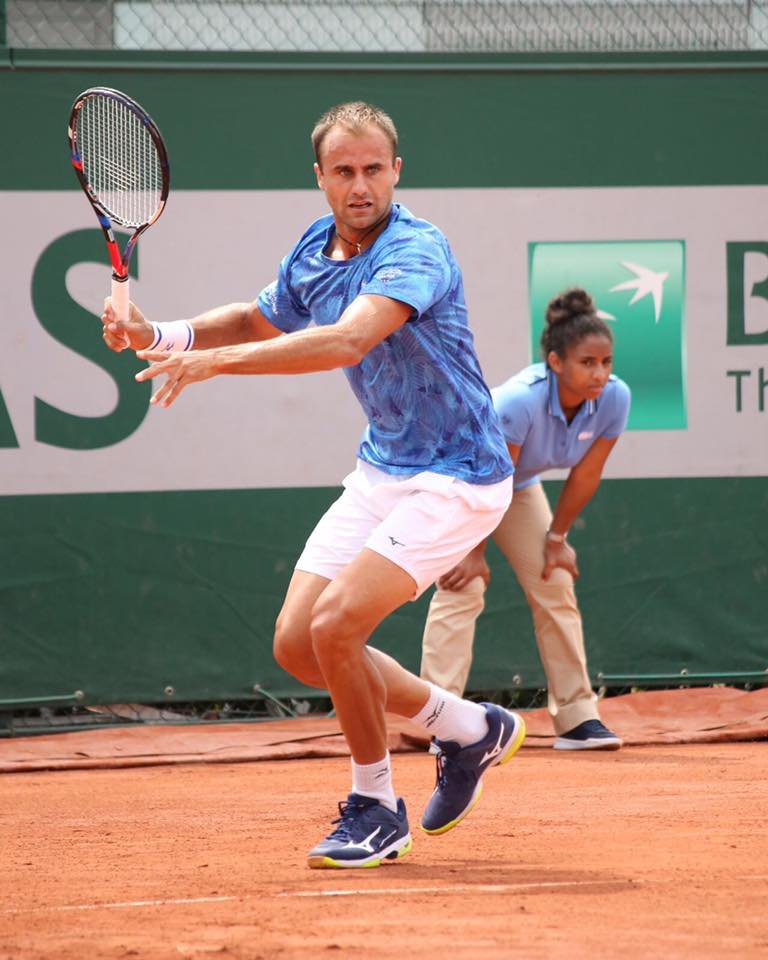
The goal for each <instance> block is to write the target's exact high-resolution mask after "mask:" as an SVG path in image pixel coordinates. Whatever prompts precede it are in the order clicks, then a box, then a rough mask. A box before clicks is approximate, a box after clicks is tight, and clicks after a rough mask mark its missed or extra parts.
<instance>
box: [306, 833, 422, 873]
mask: <svg viewBox="0 0 768 960" xmlns="http://www.w3.org/2000/svg"><path fill="white" fill-rule="evenodd" d="M411 850H413V839H412V838H411V835H410V833H407V834H406V835H405V836H404V837H400V839H399V840H396V841H395V842H394V843H393V844H391V845H390V846H389V847H387V848H386V850H385V851H379V852H378V853H374V854H372V856H370V857H365V858H364V859H360V860H334V859H333V857H328V856H324V857H309V858H308V860H307V863H308V864H309V867H310V869H312V870H366V869H369V868H371V867H380V866H381V865H382V863H384V862H385V861H389V860H399V859H400V858H401V857H405V856H406V855H407V854H409V853H410V852H411Z"/></svg>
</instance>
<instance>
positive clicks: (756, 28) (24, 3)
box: [0, 0, 768, 53]
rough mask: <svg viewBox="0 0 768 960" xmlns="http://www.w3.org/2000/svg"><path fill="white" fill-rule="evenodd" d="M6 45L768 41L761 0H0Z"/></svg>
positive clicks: (419, 48) (201, 47)
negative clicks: (341, 0)
mask: <svg viewBox="0 0 768 960" xmlns="http://www.w3.org/2000/svg"><path fill="white" fill-rule="evenodd" d="M3 7H5V18H4V20H5V26H6V40H7V45H8V46H10V47H17V48H28V49H31V48H46V49H117V50H168V51H171V50H174V51H178V50H189V51H299V52H305V53H309V52H316V51H331V52H332V51H337V52H392V53H403V52H407V53H419V52H433V53H440V52H453V53H459V52H462V53H466V52H486V53H490V52H573V51H651V50H652V51H675V50H680V51H682V50H685V51H694V50H702V51H704V50H709V51H712V50H753V49H765V48H766V47H768V0H426V2H421V3H418V2H414V0H370V2H366V0H354V2H346V3H344V2H328V0H283V2H277V3H268V2H265V3H262V2H259V0H0V23H2V22H3V18H2V8H3Z"/></svg>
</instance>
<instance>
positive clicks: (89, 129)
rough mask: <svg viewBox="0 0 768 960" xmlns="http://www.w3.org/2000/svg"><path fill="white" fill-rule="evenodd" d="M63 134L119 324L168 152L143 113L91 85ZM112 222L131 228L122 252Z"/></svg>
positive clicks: (166, 181) (157, 208)
mask: <svg viewBox="0 0 768 960" xmlns="http://www.w3.org/2000/svg"><path fill="white" fill-rule="evenodd" d="M68 132H69V144H70V149H71V159H72V166H73V167H74V169H75V173H76V174H77V179H78V180H79V181H80V186H81V187H82V188H83V191H84V192H85V195H86V197H88V199H89V200H90V202H91V206H92V207H93V209H94V211H95V212H96V216H97V217H98V220H99V223H100V225H101V229H102V230H103V231H104V236H105V237H106V241H107V250H108V251H109V259H110V261H111V263H112V308H113V310H114V311H115V316H116V318H117V319H118V321H122V322H125V321H127V319H128V305H129V301H130V297H129V294H128V265H129V263H130V259H131V254H132V253H133V250H134V247H135V246H136V241H137V240H138V239H139V237H140V236H141V234H142V233H143V232H144V231H145V230H146V229H147V227H149V226H150V225H151V224H153V223H154V222H155V220H157V218H158V217H159V216H160V214H161V213H162V212H163V209H164V208H165V202H166V200H167V198H168V188H169V186H170V169H169V166H168V154H167V152H166V149H165V144H164V143H163V138H162V136H161V135H160V131H159V130H158V129H157V126H156V125H155V123H154V122H153V121H152V118H151V117H150V116H149V114H148V113H147V112H146V110H144V109H143V107H141V106H140V105H139V104H138V103H136V101H135V100H132V99H131V98H130V97H127V96H126V95H125V94H124V93H120V91H119V90H112V89H111V88H109V87H90V88H89V89H88V90H85V91H83V93H81V94H80V95H79V96H78V97H77V99H76V100H75V103H74V105H73V107H72V112H71V114H70V117H69V130H68ZM113 224H117V225H118V226H121V227H127V228H128V229H132V230H133V233H132V234H131V236H130V237H129V239H128V241H127V243H126V244H125V247H124V248H123V251H122V253H121V252H120V248H119V246H118V244H117V241H116V240H115V234H114V230H113ZM125 345H126V347H127V346H129V344H128V343H127V342H126V344H125Z"/></svg>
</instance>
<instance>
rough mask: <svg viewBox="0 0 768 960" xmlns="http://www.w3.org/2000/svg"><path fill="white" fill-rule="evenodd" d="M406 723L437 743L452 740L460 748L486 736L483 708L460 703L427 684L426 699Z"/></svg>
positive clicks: (486, 729) (450, 694) (453, 696)
mask: <svg viewBox="0 0 768 960" xmlns="http://www.w3.org/2000/svg"><path fill="white" fill-rule="evenodd" d="M410 719H411V722H412V723H416V724H418V725H419V726H420V727H423V728H424V730H426V731H427V733H429V734H431V735H432V736H433V737H437V739H438V740H453V741H455V742H456V743H458V744H459V745H460V746H462V747H468V746H469V745H470V743H477V741H478V740H482V739H483V737H484V736H485V735H486V734H487V733H488V721H487V720H486V716H485V707H482V706H481V705H480V704H479V703H472V701H471V700H462V699H461V697H457V696H456V694H455V693H449V692H448V691H447V690H442V689H441V688H440V687H436V686H435V685H434V683H430V684H429V699H428V700H427V702H426V703H425V704H424V706H423V707H422V709H421V710H420V711H419V712H418V713H417V714H416V716H415V717H411V718H410Z"/></svg>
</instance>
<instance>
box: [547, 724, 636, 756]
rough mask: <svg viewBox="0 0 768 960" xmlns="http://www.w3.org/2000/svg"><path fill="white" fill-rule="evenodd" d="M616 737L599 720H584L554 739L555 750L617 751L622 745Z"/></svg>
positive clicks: (620, 740)
mask: <svg viewBox="0 0 768 960" xmlns="http://www.w3.org/2000/svg"><path fill="white" fill-rule="evenodd" d="M622 742H623V741H622V739H621V737H617V736H616V734H615V733H612V732H611V731H610V730H609V729H608V727H606V726H605V724H604V723H602V721H600V720H585V721H584V722H583V723H580V724H579V725H578V726H577V727H574V728H573V730H569V731H568V732H567V733H561V734H560V736H559V737H555V742H554V748H555V750H618V749H619V747H621V745H622Z"/></svg>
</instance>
